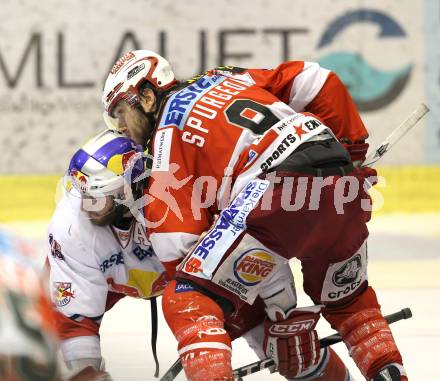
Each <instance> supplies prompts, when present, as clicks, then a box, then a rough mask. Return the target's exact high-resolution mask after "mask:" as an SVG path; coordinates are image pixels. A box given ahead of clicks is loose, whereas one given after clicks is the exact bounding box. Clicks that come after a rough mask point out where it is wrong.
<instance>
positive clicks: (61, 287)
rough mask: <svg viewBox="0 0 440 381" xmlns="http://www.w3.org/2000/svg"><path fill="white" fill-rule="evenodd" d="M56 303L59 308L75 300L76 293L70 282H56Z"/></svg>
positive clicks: (54, 284)
mask: <svg viewBox="0 0 440 381" xmlns="http://www.w3.org/2000/svg"><path fill="white" fill-rule="evenodd" d="M53 286H54V301H55V304H56V306H57V307H64V306H66V305H67V304H69V303H70V301H71V300H72V298H75V292H74V291H73V290H72V283H70V282H54V283H53Z"/></svg>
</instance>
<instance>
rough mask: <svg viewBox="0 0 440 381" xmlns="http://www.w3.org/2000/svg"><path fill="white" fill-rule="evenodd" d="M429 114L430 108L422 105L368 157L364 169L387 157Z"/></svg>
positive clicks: (363, 164)
mask: <svg viewBox="0 0 440 381" xmlns="http://www.w3.org/2000/svg"><path fill="white" fill-rule="evenodd" d="M428 112H429V108H428V106H426V105H425V104H424V103H421V104H420V105H419V107H417V108H416V109H415V110H414V111H413V113H412V114H411V115H410V116H409V117H408V118H406V119H405V120H404V121H403V122H402V123H401V124H400V125H399V126H398V127H397V128H396V129H395V130H394V131H393V132H391V134H390V135H389V136H388V137H387V138H386V139H385V140H384V142H383V143H382V144H381V145H380V146H379V147H377V148H376V149H375V150H374V151H373V152H372V153H371V154H369V155H368V156H367V158H366V159H365V161H364V162H363V163H362V166H363V167H370V166H371V165H372V164H374V163H375V162H376V161H378V160H379V159H380V158H381V157H382V156H383V155H385V154H386V153H387V152H388V151H389V150H390V148H391V147H392V146H393V145H395V144H396V143H397V142H398V141H399V140H400V139H401V138H402V137H404V136H405V135H406V134H407V133H408V131H409V130H411V128H413V127H414V126H415V125H416V124H417V123H418V121H419V120H420V119H422V118H423V117H424V116H425V115H426V114H427V113H428Z"/></svg>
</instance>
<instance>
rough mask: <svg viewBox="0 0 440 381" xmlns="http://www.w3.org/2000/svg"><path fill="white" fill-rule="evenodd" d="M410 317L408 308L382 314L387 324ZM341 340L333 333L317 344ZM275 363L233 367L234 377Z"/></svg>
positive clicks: (269, 361)
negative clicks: (385, 314)
mask: <svg viewBox="0 0 440 381" xmlns="http://www.w3.org/2000/svg"><path fill="white" fill-rule="evenodd" d="M410 317H412V312H411V310H410V309H409V308H404V309H402V310H400V311H398V312H395V313H393V314H390V315H387V316H384V318H385V320H386V321H387V323H388V324H392V323H395V322H396V321H399V320H403V319H409V318H410ZM341 341H342V338H341V336H340V335H339V334H337V333H336V334H334V335H331V336H327V337H324V338H322V339H321V340H319V344H320V345H321V347H322V348H324V347H328V346H330V345H333V344H336V343H339V342H341ZM274 365H275V362H274V360H272V359H264V360H261V361H256V362H254V363H252V364H249V365H245V366H242V367H241V368H237V369H234V379H235V380H241V379H242V378H243V377H245V376H249V375H250V374H252V373H256V372H259V371H260V370H263V369H266V368H270V367H272V366H274Z"/></svg>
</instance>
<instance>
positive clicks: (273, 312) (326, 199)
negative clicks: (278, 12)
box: [103, 51, 407, 381]
mask: <svg viewBox="0 0 440 381" xmlns="http://www.w3.org/2000/svg"><path fill="white" fill-rule="evenodd" d="M103 102H104V105H105V118H106V120H107V123H108V124H109V125H110V126H111V127H112V128H118V129H120V130H126V133H128V134H130V136H132V137H133V138H134V139H140V140H141V141H143V142H144V143H145V142H146V143H147V146H149V147H150V148H151V149H152V153H153V157H154V159H153V163H152V176H151V177H152V179H151V180H150V184H149V188H148V192H149V196H150V198H149V199H148V202H147V205H146V208H145V214H146V220H147V223H148V224H149V226H150V230H149V234H150V239H151V242H152V244H153V247H154V248H155V251H156V252H157V254H158V256H159V258H160V259H161V261H162V262H164V263H165V265H166V266H167V269H168V271H169V272H170V273H174V272H175V269H176V266H178V269H177V270H178V271H177V272H176V274H175V279H176V280H175V281H173V282H172V283H171V284H170V285H169V286H168V287H167V289H166V291H165V293H164V298H163V309H164V314H165V317H166V319H167V321H168V324H169V325H170V327H171V329H172V331H173V332H174V334H175V336H176V338H177V340H178V341H179V353H180V356H181V359H182V362H183V365H184V368H185V371H186V374H187V376H188V378H189V379H191V380H202V379H225V380H228V379H231V377H232V373H231V364H230V349H231V345H230V336H229V334H228V332H226V331H225V330H224V324H225V323H228V320H229V319H231V316H233V315H234V313H235V314H237V313H238V314H239V313H240V311H243V309H242V308H245V307H243V305H246V304H248V305H252V304H253V303H254V302H255V300H258V299H257V297H261V298H262V299H263V300H264V303H265V305H266V311H267V318H266V320H265V324H264V330H265V333H264V340H263V347H264V351H265V354H266V356H270V357H273V358H274V360H275V362H276V363H277V365H278V370H279V372H280V373H281V374H283V375H284V376H286V377H287V378H289V379H295V378H297V379H302V380H305V379H307V380H315V379H316V380H318V379H319V380H330V379H332V380H334V379H337V380H343V379H344V378H341V377H344V376H340V375H339V376H336V377H335V376H328V375H325V374H323V373H325V371H323V368H322V367H321V366H320V365H322V366H324V365H325V363H324V362H323V361H322V360H323V352H322V351H321V350H320V348H319V341H318V340H317V334H316V331H315V326H316V323H317V321H318V319H319V316H320V315H321V314H322V315H323V316H324V317H325V318H326V319H327V320H328V321H329V322H330V324H331V325H332V327H333V328H334V329H336V330H337V331H338V332H339V333H340V334H341V336H342V338H343V341H344V342H345V344H346V345H347V347H348V348H349V350H350V354H351V356H352V358H353V360H354V361H355V363H356V364H357V366H358V367H359V369H360V370H361V372H362V374H363V375H364V376H365V378H366V379H367V380H374V381H378V380H387V379H391V380H400V381H402V380H406V379H407V378H406V375H405V371H404V368H403V366H402V359H401V356H400V353H399V351H398V349H397V346H396V344H395V342H394V339H393V336H392V334H391V331H390V329H389V327H388V324H387V323H386V321H385V319H384V318H383V316H382V313H381V311H380V306H379V304H378V302H377V298H376V295H375V293H374V290H373V289H372V287H371V286H369V285H368V282H367V252H366V238H367V236H368V230H367V227H366V222H367V221H368V220H369V219H370V212H369V208H368V206H369V205H370V198H369V196H368V193H367V191H366V189H367V187H368V183H366V181H365V179H366V178H367V177H369V176H371V175H374V171H372V170H370V169H368V168H360V167H359V164H360V163H361V162H362V161H363V159H364V158H365V154H366V150H367V148H368V145H367V144H366V143H365V139H366V138H367V137H368V134H367V131H366V129H365V127H364V125H363V123H362V121H361V119H360V117H359V115H358V113H357V111H356V108H355V105H354V104H353V101H352V100H351V98H350V96H349V94H348V92H347V90H346V89H345V87H344V86H343V84H342V83H341V81H340V80H339V79H338V77H337V76H336V75H335V74H334V73H332V72H330V71H328V70H325V69H323V68H321V67H319V65H318V64H316V63H309V62H286V63H283V64H281V65H280V66H278V67H277V68H275V69H271V70H262V69H239V68H234V67H230V68H219V69H215V70H211V71H209V72H207V73H205V74H203V75H200V76H198V77H196V78H194V79H192V80H189V81H187V82H184V83H177V81H176V79H175V77H174V74H173V72H172V70H171V67H170V66H169V64H168V62H167V61H166V60H165V59H163V58H162V57H160V56H158V55H156V54H154V53H151V52H148V51H134V52H129V53H128V54H126V55H125V56H123V57H121V59H120V60H118V62H117V63H116V64H115V66H114V67H113V69H112V71H111V73H110V75H109V77H108V78H107V81H106V85H105V88H104V94H103ZM144 137H145V139H144ZM150 139H151V140H150ZM341 143H342V144H341ZM344 146H345V148H344ZM353 187H354V188H356V187H357V188H356V189H355V191H354V192H351V191H352V190H353ZM347 188H348V193H347V191H346V190H347ZM298 197H299V198H300V199H301V197H303V198H304V202H303V203H302V204H300V205H299V206H298V205H297V198H298ZM293 257H296V258H298V259H299V260H300V261H301V263H302V269H303V273H304V290H305V292H306V293H307V294H308V295H309V296H310V297H311V299H312V300H313V302H314V303H315V304H316V305H315V306H313V307H309V308H305V309H303V308H296V299H295V298H294V297H292V294H293V293H292V292H290V293H289V291H288V290H289V288H290V287H289V284H288V283H289V282H288V281H287V282H286V279H285V278H283V276H281V275H280V274H282V273H281V271H282V269H283V268H285V264H286V262H287V261H288V260H289V259H291V258H293ZM269 291H270V293H269ZM231 311H233V312H232V313H231ZM250 311H252V310H250ZM245 320H246V317H245V318H244V319H242V322H243V321H245ZM330 363H332V364H333V363H334V362H330ZM342 368H343V367H342ZM326 377H327V378H326Z"/></svg>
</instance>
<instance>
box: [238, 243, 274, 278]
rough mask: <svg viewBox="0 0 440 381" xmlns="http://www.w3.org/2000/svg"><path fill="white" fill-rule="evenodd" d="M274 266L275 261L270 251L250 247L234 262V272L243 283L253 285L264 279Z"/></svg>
mask: <svg viewBox="0 0 440 381" xmlns="http://www.w3.org/2000/svg"><path fill="white" fill-rule="evenodd" d="M275 266H276V262H275V260H274V258H273V256H272V255H271V254H270V253H268V252H267V251H264V250H262V249H251V250H248V251H246V252H244V253H243V254H242V255H240V257H239V258H238V259H237V260H236V261H235V262H234V274H235V276H236V278H237V279H238V280H239V281H240V282H241V283H243V284H244V285H246V286H255V285H257V284H258V283H260V282H261V281H263V280H264V279H266V278H267V277H268V276H269V275H270V273H271V272H272V270H273V268H274V267H275Z"/></svg>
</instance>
